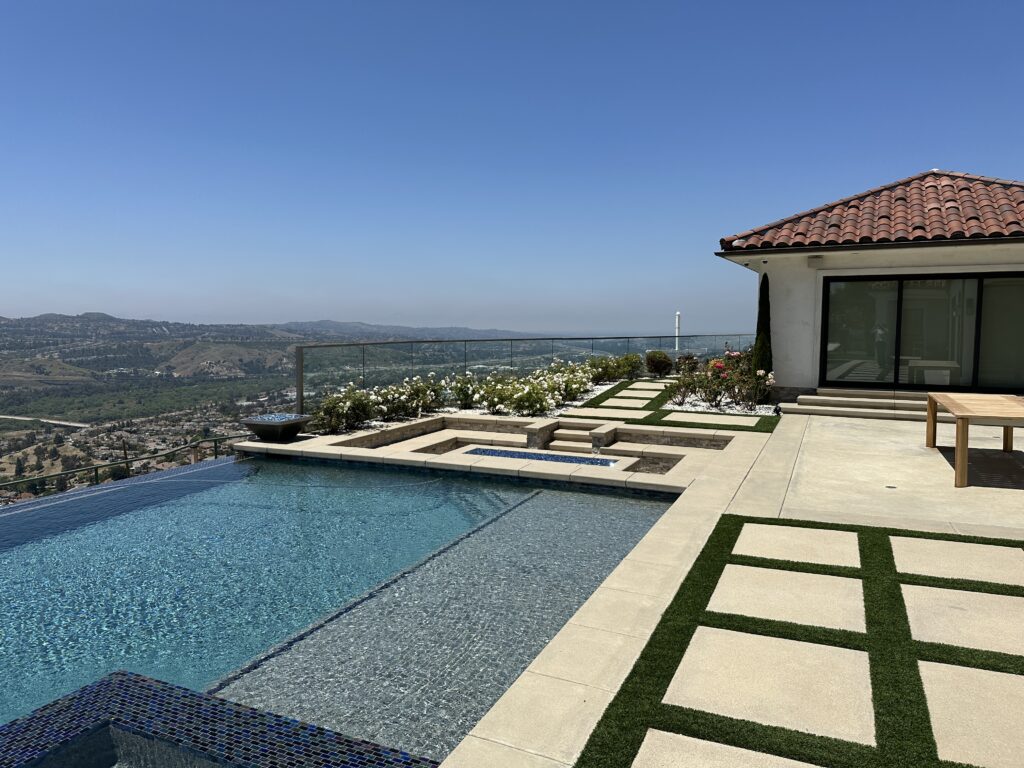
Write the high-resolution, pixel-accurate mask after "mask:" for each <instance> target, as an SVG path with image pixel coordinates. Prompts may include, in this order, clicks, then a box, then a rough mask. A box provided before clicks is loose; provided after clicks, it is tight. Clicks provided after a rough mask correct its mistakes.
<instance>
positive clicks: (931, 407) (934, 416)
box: [924, 395, 939, 448]
mask: <svg viewBox="0 0 1024 768" xmlns="http://www.w3.org/2000/svg"><path fill="white" fill-rule="evenodd" d="M938 410H939V409H938V405H937V404H936V402H935V401H934V400H933V399H932V398H931V395H929V396H928V418H927V420H926V421H927V423H926V425H925V430H924V445H925V447H926V448H934V447H935V425H936V422H937V421H938V420H939V413H938Z"/></svg>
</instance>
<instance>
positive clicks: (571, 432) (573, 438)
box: [553, 429, 590, 445]
mask: <svg viewBox="0 0 1024 768" xmlns="http://www.w3.org/2000/svg"><path fill="white" fill-rule="evenodd" d="M553 437H554V438H555V440H560V441H570V442H573V443H586V444H587V445H590V433H589V432H584V431H583V430H581V429H556V430H555V431H554V434H553Z"/></svg>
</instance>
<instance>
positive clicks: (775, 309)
mask: <svg viewBox="0 0 1024 768" xmlns="http://www.w3.org/2000/svg"><path fill="white" fill-rule="evenodd" d="M725 258H727V259H729V261H732V262H735V263H737V264H741V265H743V266H746V267H747V268H748V269H751V270H753V271H755V272H758V273H760V274H768V275H769V278H770V282H771V304H772V356H773V360H774V363H775V379H776V382H777V384H778V385H779V386H780V387H795V388H800V389H813V388H815V387H817V386H818V359H819V356H820V345H821V298H822V288H823V285H824V282H823V278H825V277H826V276H839V275H913V274H938V273H943V272H1011V271H1017V270H1020V271H1024V243H1017V242H1013V243H986V244H972V243H968V242H961V243H960V244H955V245H948V246H946V245H943V246H925V247H921V246H911V247H905V246H887V247H884V248H867V249H864V250H849V251H847V250H843V251H831V252H830V251H828V250H827V249H823V250H812V249H807V250H806V251H802V252H798V253H772V252H771V251H769V252H767V253H762V252H757V251H748V252H739V253H736V254H733V253H731V252H730V253H729V254H728V255H727V256H726V257H725ZM756 300H757V295H756V292H755V296H754V301H755V302H756Z"/></svg>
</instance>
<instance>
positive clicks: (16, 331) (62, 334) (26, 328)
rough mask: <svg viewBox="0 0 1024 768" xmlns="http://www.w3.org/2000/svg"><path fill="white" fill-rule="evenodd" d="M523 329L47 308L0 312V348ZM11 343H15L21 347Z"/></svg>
mask: <svg viewBox="0 0 1024 768" xmlns="http://www.w3.org/2000/svg"><path fill="white" fill-rule="evenodd" d="M528 335H529V334H526V333H522V332H519V331H507V330H501V329H495V328H488V329H477V328H466V327H458V326H444V327H426V326H423V327H417V326H404V325H377V324H373V323H362V322H341V321H338V320H308V321H292V322H287V323H182V322H175V321H166V320H148V319H146V320H136V319H131V318H120V317H114V316H113V315H108V314H106V313H104V312H83V313H82V314H80V315H61V314H56V313H47V314H42V315H37V316H35V317H21V318H5V317H0V350H5V349H8V347H7V346H6V344H5V342H17V341H22V342H23V341H25V340H27V339H28V338H33V339H36V340H38V341H43V340H44V339H45V340H49V341H50V342H51V343H52V342H58V343H59V342H60V341H67V340H71V339H77V340H91V341H98V340H100V339H104V340H107V341H153V340H157V339H159V340H168V339H195V340H204V341H270V340H281V341H293V342H300V341H303V340H308V341H394V340H400V339H494V338H508V337H524V336H528ZM21 346H22V345H20V344H15V348H17V347H21Z"/></svg>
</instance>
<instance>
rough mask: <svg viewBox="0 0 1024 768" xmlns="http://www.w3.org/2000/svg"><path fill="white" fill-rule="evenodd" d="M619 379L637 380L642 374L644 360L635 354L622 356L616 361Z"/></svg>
mask: <svg viewBox="0 0 1024 768" xmlns="http://www.w3.org/2000/svg"><path fill="white" fill-rule="evenodd" d="M618 368H619V376H618V378H620V379H639V378H640V377H641V376H642V375H643V372H644V360H643V358H642V357H640V355H638V354H636V353H635V352H630V353H629V354H628V355H623V356H622V357H620V358H619V360H618Z"/></svg>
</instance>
